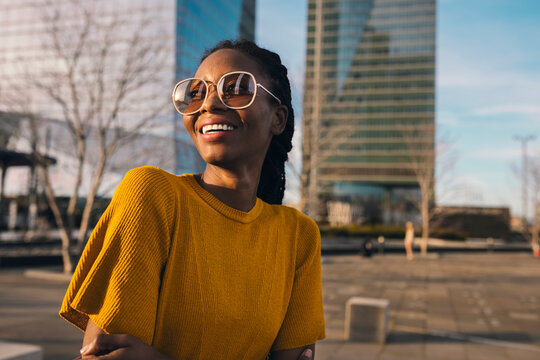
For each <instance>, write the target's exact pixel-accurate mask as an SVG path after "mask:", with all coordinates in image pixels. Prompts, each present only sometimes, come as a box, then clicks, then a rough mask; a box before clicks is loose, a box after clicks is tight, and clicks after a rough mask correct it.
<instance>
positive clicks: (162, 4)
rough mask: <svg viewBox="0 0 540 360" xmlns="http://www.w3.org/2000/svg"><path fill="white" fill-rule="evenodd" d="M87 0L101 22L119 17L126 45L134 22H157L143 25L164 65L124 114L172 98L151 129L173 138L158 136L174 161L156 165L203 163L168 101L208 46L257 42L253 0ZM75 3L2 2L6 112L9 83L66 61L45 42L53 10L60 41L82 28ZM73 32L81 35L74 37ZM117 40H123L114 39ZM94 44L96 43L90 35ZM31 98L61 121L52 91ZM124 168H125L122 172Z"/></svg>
mask: <svg viewBox="0 0 540 360" xmlns="http://www.w3.org/2000/svg"><path fill="white" fill-rule="evenodd" d="M81 3H83V4H85V6H88V8H90V9H92V10H93V11H95V12H96V13H99V14H101V15H100V16H99V17H98V18H99V19H100V20H99V22H101V21H103V22H104V23H105V22H106V21H107V19H109V18H116V19H118V23H119V24H120V25H119V26H120V27H121V28H120V30H119V31H115V35H114V37H115V39H116V38H118V39H124V43H127V42H128V40H129V38H130V35H131V34H132V33H134V32H135V31H134V30H135V29H134V26H137V25H136V24H142V23H143V21H148V22H150V23H151V24H150V25H148V29H150V30H151V31H145V32H144V34H143V36H145V37H152V39H154V40H153V41H156V42H159V43H160V44H164V47H165V48H166V49H165V50H164V52H163V53H160V54H159V55H158V54H156V55H155V57H154V59H153V60H155V61H156V63H157V62H159V64H160V65H159V68H160V73H159V75H158V77H159V78H156V79H153V80H152V81H153V84H152V86H153V88H152V89H148V90H147V92H145V93H141V95H140V96H139V98H140V101H138V102H136V103H134V105H133V106H132V107H131V108H130V109H129V112H127V111H125V112H123V113H121V114H119V115H118V116H119V117H122V118H123V119H125V123H129V122H130V121H132V120H133V119H134V118H135V117H137V116H142V115H141V114H142V113H143V112H144V111H145V109H146V110H148V109H150V108H152V109H153V108H154V107H156V106H157V104H158V103H159V104H166V103H167V102H168V104H169V105H170V107H166V106H165V105H163V106H162V109H163V111H161V112H160V114H159V126H156V127H153V128H152V129H149V131H150V132H151V133H152V134H153V135H158V136H161V137H163V138H164V139H167V140H166V141H165V140H163V141H162V142H160V146H162V147H163V148H165V147H166V148H167V149H164V151H163V152H162V155H163V157H164V158H167V159H166V162H167V164H169V163H174V164H172V165H170V166H169V165H167V166H164V165H163V164H161V163H159V164H155V165H159V166H162V167H164V168H166V169H167V170H170V171H174V172H176V173H187V172H195V171H199V170H201V168H202V166H203V164H202V161H201V159H200V157H199V156H198V153H197V151H196V149H195V148H194V147H193V144H192V141H191V139H190V138H189V136H188V135H187V133H186V132H185V131H184V129H183V125H182V119H181V116H180V115H178V114H177V113H176V111H175V110H174V107H173V106H172V104H171V102H170V94H171V92H172V89H173V86H174V84H175V83H176V82H177V81H178V80H179V79H183V78H186V77H191V76H192V75H193V74H194V72H195V70H196V69H197V66H198V64H199V61H200V58H201V55H202V54H203V52H204V50H206V49H208V48H210V47H212V46H213V45H215V44H216V43H217V42H218V41H220V40H223V39H237V38H246V39H250V40H254V37H255V36H254V34H255V0H199V1H196V0H161V1H159V3H152V2H148V1H143V0H129V1H128V0H114V1H109V0H95V1H93V2H92V4H91V5H90V4H89V3H87V2H84V1H83V2H81ZM69 4H71V2H65V1H63V0H52V1H50V0H19V1H11V0H0V77H1V78H2V83H0V111H1V110H3V109H2V102H3V101H2V100H3V99H2V98H1V97H2V96H3V95H5V94H6V91H10V90H9V89H10V84H11V83H18V84H24V81H25V80H24V79H25V78H27V77H29V76H30V77H32V76H33V77H35V78H37V77H39V76H40V75H39V74H43V72H44V71H45V72H47V73H55V72H58V69H60V68H62V66H63V63H62V60H61V59H60V58H59V56H58V54H55V53H54V51H53V46H51V44H46V43H45V42H46V41H47V34H46V33H47V31H46V30H47V26H48V25H47V21H46V18H47V16H49V17H50V16H51V14H52V12H51V11H52V10H51V9H60V10H61V11H60V15H61V16H60V20H59V24H60V26H59V30H58V31H59V34H60V38H61V39H62V41H66V42H69V41H70V35H69V34H77V31H78V30H79V28H80V27H81V26H82V24H84V21H83V20H82V17H81V14H80V13H77V11H76V10H73V9H74V8H75V7H74V6H70V5H69ZM70 11H71V12H72V13H70ZM92 36H95V37H96V39H97V38H99V37H100V36H101V34H91V35H90V36H89V39H90V40H92V41H93V40H94V39H93V38H92ZM72 37H73V38H74V39H73V40H76V39H75V38H76V36H73V35H72ZM103 38H104V37H103V36H102V37H101V38H100V39H101V40H99V41H96V43H99V42H101V43H102V42H103ZM49 41H50V39H49ZM73 43H74V41H73ZM117 43H120V42H118V41H117V42H116V43H115V44H117ZM89 44H90V45H93V43H92V42H91V41H90V43H89ZM90 48H91V46H86V47H85V50H86V49H90ZM113 50H114V51H117V52H118V53H122V51H123V49H122V48H120V47H117V48H115V49H113ZM124 53H125V51H124ZM85 56H86V55H85ZM91 57H92V56H88V58H91ZM117 58H118V59H120V60H118V64H113V65H114V66H117V68H122V66H123V65H124V63H122V59H123V58H122V57H121V56H118V57H117ZM112 62H114V61H111V63H112ZM89 64H93V63H92V61H89ZM108 65H109V63H108ZM114 66H110V67H109V68H110V69H111V70H110V74H108V76H107V78H109V79H111V83H113V82H114V79H115V78H116V77H118V76H119V72H116V70H115V69H114ZM156 66H158V65H156ZM79 80H80V79H79ZM147 82H150V80H148V81H147ZM79 83H81V82H79ZM110 85H111V84H107V85H105V86H104V89H105V90H104V91H105V92H106V91H107V90H108V89H113V88H114V86H110ZM25 90H26V89H25ZM25 97H27V98H29V99H31V100H32V101H31V107H32V110H33V111H35V112H36V113H39V114H40V115H41V116H44V117H47V118H49V119H52V120H53V121H63V118H64V116H63V113H62V109H61V108H59V107H58V105H57V104H55V103H54V102H52V101H50V99H48V98H47V97H45V96H43V95H37V93H36V94H29V93H25ZM4 98H5V96H4ZM104 98H105V100H107V99H110V98H111V97H108V96H107V94H105V96H104ZM169 154H170V155H169ZM64 155H65V156H66V157H67V159H66V161H68V162H70V161H72V159H69V158H70V157H71V156H72V155H73V152H71V153H70V152H69V151H67V150H66V154H64ZM64 155H62V156H60V158H62V157H63V156H64ZM172 159H174V160H172ZM171 160H172V161H171ZM132 165H133V166H135V165H134V164H132ZM122 171H123V169H121V170H119V172H122Z"/></svg>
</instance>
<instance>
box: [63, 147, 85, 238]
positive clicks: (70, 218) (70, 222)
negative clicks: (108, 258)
mask: <svg viewBox="0 0 540 360" xmlns="http://www.w3.org/2000/svg"><path fill="white" fill-rule="evenodd" d="M84 155H85V144H84V140H83V139H78V140H77V160H78V161H77V175H76V176H75V183H74V184H73V191H72V193H71V197H70V198H69V205H68V208H67V214H66V216H67V226H66V230H67V233H68V234H69V237H70V238H71V234H72V233H73V229H75V210H76V207H77V198H78V195H79V188H80V187H81V181H82V173H83V166H84Z"/></svg>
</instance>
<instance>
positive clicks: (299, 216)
mask: <svg viewBox="0 0 540 360" xmlns="http://www.w3.org/2000/svg"><path fill="white" fill-rule="evenodd" d="M271 206H272V209H273V210H274V211H276V212H278V213H280V214H281V215H282V216H283V217H284V218H285V220H287V221H295V222H296V223H297V226H298V227H300V228H304V229H316V230H318V229H319V227H318V226H317V223H316V222H315V221H314V220H313V219H312V218H310V217H309V216H307V215H306V214H304V213H303V212H301V211H300V210H298V209H296V208H294V207H291V206H287V205H271Z"/></svg>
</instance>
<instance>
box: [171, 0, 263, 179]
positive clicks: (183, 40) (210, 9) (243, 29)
mask: <svg viewBox="0 0 540 360" xmlns="http://www.w3.org/2000/svg"><path fill="white" fill-rule="evenodd" d="M238 38H243V39H248V40H255V0H234V1H231V0H211V1H209V0H207V1H195V0H177V6H176V27H175V49H176V51H175V83H176V82H177V81H179V80H183V79H185V78H188V77H192V76H193V74H194V73H195V71H196V70H197V67H198V66H199V61H200V60H201V56H202V54H203V53H204V51H205V50H207V49H209V48H211V47H212V46H214V45H215V44H216V43H217V42H218V41H220V40H224V39H238ZM171 89H172V87H171ZM175 119H176V120H175V122H174V124H175V126H174V132H175V139H176V159H177V161H176V169H175V171H176V173H186V172H194V171H196V172H198V171H202V170H203V166H204V163H203V162H202V159H201V158H200V157H199V154H198V153H197V150H196V149H195V148H194V147H193V145H192V143H191V139H190V138H189V135H188V134H187V132H186V131H185V130H184V127H183V125H182V121H181V116H180V115H178V116H176V115H175Z"/></svg>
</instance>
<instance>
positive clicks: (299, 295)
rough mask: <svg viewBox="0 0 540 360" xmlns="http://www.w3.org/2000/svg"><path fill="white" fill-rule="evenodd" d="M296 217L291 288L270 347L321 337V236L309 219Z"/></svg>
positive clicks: (298, 344)
mask: <svg viewBox="0 0 540 360" xmlns="http://www.w3.org/2000/svg"><path fill="white" fill-rule="evenodd" d="M300 220H302V221H301V225H300V226H299V228H298V229H297V232H298V233H297V236H298V245H297V250H296V251H297V253H296V270H295V275H294V283H293V288H292V292H291V297H290V300H289V306H288V308H287V313H286V315H285V319H284V320H283V324H282V325H281V328H280V330H279V333H278V335H277V337H276V339H275V341H274V344H273V346H272V349H271V351H277V350H284V349H294V348H297V347H301V346H305V345H310V344H313V343H315V342H316V341H317V340H321V339H324V338H325V327H324V310H323V298H322V283H321V236H320V232H319V229H318V227H317V225H316V224H315V222H314V221H313V220H311V219H309V218H307V217H306V216H303V215H302V218H301V219H300Z"/></svg>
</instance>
